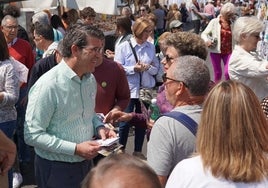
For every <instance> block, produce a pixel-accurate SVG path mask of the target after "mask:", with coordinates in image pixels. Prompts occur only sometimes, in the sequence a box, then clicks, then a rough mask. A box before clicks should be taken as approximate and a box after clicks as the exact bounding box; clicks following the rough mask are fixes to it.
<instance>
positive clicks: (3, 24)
mask: <svg viewBox="0 0 268 188" xmlns="http://www.w3.org/2000/svg"><path fill="white" fill-rule="evenodd" d="M7 20H15V21H16V23H17V24H18V20H17V18H15V17H13V16H11V15H6V16H5V17H4V18H3V19H2V21H1V26H5V25H6V24H7Z"/></svg>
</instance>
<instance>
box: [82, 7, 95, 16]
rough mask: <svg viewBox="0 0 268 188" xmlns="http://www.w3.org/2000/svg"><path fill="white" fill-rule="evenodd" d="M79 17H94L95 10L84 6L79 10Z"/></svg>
mask: <svg viewBox="0 0 268 188" xmlns="http://www.w3.org/2000/svg"><path fill="white" fill-rule="evenodd" d="M80 17H81V18H84V19H85V18H87V17H96V12H95V10H94V9H93V8H91V7H85V8H84V9H83V10H81V11H80Z"/></svg>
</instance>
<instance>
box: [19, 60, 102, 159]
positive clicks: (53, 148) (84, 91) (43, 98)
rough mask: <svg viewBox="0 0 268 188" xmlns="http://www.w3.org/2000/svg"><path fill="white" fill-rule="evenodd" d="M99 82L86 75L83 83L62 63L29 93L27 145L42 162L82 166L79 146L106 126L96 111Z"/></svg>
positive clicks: (25, 132) (41, 79)
mask: <svg viewBox="0 0 268 188" xmlns="http://www.w3.org/2000/svg"><path fill="white" fill-rule="evenodd" d="M95 96H96V80H95V78H94V76H93V74H86V75H84V76H83V78H82V80H80V78H79V77H78V76H77V74H76V73H75V72H74V71H73V70H72V69H71V68H70V67H69V66H68V65H67V64H66V63H65V62H64V61H62V62H61V63H60V64H59V65H57V66H55V67H54V68H53V69H51V70H50V71H48V72H47V73H46V74H44V75H43V76H42V77H41V78H39V80H38V81H37V82H36V83H35V84H34V86H33V87H32V88H31V90H30V92H29V101H28V106H27V111H26V118H25V125H24V126H25V129H24V135H25V141H26V143H27V144H29V145H32V146H34V148H35V152H36V153H37V154H38V155H39V156H40V157H42V158H45V159H48V160H52V161H54V160H55V161H64V162H80V161H82V160H84V159H83V158H81V157H79V156H77V155H74V152H75V147H76V144H78V143H81V142H84V141H88V140H91V139H92V136H93V134H94V131H95V130H96V128H97V127H98V126H100V125H103V123H102V122H101V121H100V120H99V119H98V118H97V116H96V114H95V111H94V108H95Z"/></svg>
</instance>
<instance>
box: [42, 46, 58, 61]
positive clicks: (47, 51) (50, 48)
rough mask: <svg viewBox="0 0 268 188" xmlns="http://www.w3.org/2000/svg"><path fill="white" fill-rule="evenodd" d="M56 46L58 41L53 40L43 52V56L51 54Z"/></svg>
mask: <svg viewBox="0 0 268 188" xmlns="http://www.w3.org/2000/svg"><path fill="white" fill-rule="evenodd" d="M57 47H58V42H53V43H51V44H50V45H49V47H48V48H47V50H46V51H45V52H44V53H43V58H44V57H47V56H50V55H52V54H53V53H54V52H55V50H56V49H57Z"/></svg>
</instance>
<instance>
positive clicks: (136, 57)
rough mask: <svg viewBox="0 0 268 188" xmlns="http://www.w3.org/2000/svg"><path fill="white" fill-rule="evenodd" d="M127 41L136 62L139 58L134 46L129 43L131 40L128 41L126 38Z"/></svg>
mask: <svg viewBox="0 0 268 188" xmlns="http://www.w3.org/2000/svg"><path fill="white" fill-rule="evenodd" d="M127 41H128V43H129V45H130V48H131V50H132V52H133V54H134V57H135V60H136V63H138V61H139V60H138V56H137V53H136V51H135V49H134V47H133V46H132V44H131V41H130V40H127Z"/></svg>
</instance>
